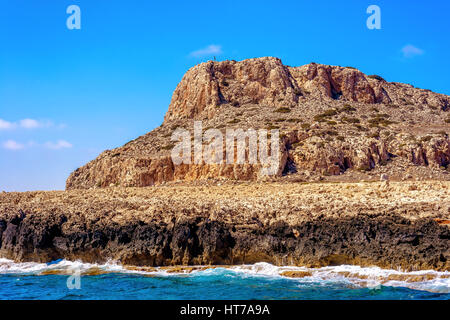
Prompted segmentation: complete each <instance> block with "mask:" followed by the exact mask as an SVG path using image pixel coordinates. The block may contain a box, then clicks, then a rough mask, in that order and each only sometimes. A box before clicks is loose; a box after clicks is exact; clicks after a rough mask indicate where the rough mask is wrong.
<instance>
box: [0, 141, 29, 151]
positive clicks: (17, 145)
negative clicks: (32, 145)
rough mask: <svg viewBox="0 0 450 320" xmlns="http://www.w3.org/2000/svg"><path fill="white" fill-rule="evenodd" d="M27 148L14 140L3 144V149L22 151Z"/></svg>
mask: <svg viewBox="0 0 450 320" xmlns="http://www.w3.org/2000/svg"><path fill="white" fill-rule="evenodd" d="M24 147H25V146H24V145H23V144H20V143H18V142H16V141H14V140H8V141H5V142H4V143H3V148H5V149H8V150H20V149H23V148H24Z"/></svg>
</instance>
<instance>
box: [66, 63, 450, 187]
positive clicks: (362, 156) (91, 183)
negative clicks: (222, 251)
mask: <svg viewBox="0 0 450 320" xmlns="http://www.w3.org/2000/svg"><path fill="white" fill-rule="evenodd" d="M449 110H450V98H449V97H448V96H445V95H442V94H437V93H433V92H431V91H429V90H422V89H417V88H414V87H413V86H411V85H406V84H401V83H389V82H386V81H385V80H383V79H382V78H381V77H379V76H367V75H365V74H363V73H362V72H361V71H359V70H357V69H354V68H350V67H338V66H328V65H321V64H316V63H311V64H307V65H304V66H301V67H289V66H285V65H283V64H282V62H281V60H280V59H277V58H272V57H267V58H257V59H249V60H244V61H239V62H237V61H222V62H213V61H209V62H206V63H202V64H199V65H197V66H195V67H193V68H191V69H190V70H189V71H188V72H187V73H186V74H185V75H184V77H183V79H182V80H181V82H180V83H179V84H178V86H177V87H176V89H175V91H174V93H173V96H172V101H171V103H170V106H169V109H168V111H167V113H166V115H165V118H164V122H163V124H162V125H161V126H160V127H158V128H156V129H155V130H153V131H151V132H149V133H148V134H146V135H144V136H142V137H139V138H137V139H135V140H133V141H130V142H129V143H127V144H126V145H124V146H122V147H120V148H117V149H114V150H107V151H105V152H103V153H102V154H101V155H100V156H99V157H98V158H97V159H95V160H93V161H91V162H89V163H88V164H86V165H85V166H83V167H81V168H79V169H77V170H75V171H74V172H73V173H72V174H71V175H70V177H69V178H68V179H67V183H66V187H67V189H75V188H96V187H108V186H139V187H142V186H149V185H154V184H159V183H163V182H168V181H176V180H186V181H192V180H199V179H208V178H226V179H237V180H259V179H261V178H263V177H262V176H261V175H260V169H261V168H260V165H258V164H257V165H249V164H244V165H239V164H228V165H227V164H217V165H205V164H184V165H178V166H177V165H174V163H173V161H172V159H171V157H170V150H171V149H172V148H173V146H174V143H173V142H171V141H170V138H171V134H172V132H173V131H174V130H175V129H176V128H177V127H182V128H187V129H189V130H191V131H192V126H193V120H202V121H203V124H204V129H206V128H219V129H220V130H221V131H222V132H225V128H243V129H244V130H245V129H247V128H254V129H270V128H272V129H274V128H278V129H279V130H280V133H281V136H282V139H281V145H280V148H279V150H278V152H279V153H280V157H279V159H280V163H279V170H278V172H277V174H276V175H275V177H281V176H283V175H293V174H303V172H311V173H312V175H325V176H330V175H331V176H338V175H343V174H344V176H345V174H347V173H349V172H353V171H356V170H361V171H365V172H370V171H373V170H374V169H378V168H381V167H382V166H385V165H387V164H390V165H389V166H387V167H386V168H388V169H386V170H387V173H388V174H393V175H396V174H397V173H398V172H401V171H403V172H406V171H407V169H408V168H407V167H413V166H423V167H424V168H425V169H424V170H425V171H423V172H422V173H421V175H423V177H427V178H429V177H430V176H436V177H438V178H440V179H449V177H448V175H444V173H445V174H446V172H445V169H446V168H448V167H449V164H450V140H449V138H448V134H449V131H450V124H449V123H450V112H449ZM403 160H404V161H403ZM405 161H406V164H405ZM405 166H406V167H405ZM439 168H441V169H443V170H444V171H442V172H438V171H439ZM380 170H382V169H380ZM414 175H415V174H413V178H423V177H418V176H414ZM304 178H305V177H304ZM305 179H308V177H306V178H305Z"/></svg>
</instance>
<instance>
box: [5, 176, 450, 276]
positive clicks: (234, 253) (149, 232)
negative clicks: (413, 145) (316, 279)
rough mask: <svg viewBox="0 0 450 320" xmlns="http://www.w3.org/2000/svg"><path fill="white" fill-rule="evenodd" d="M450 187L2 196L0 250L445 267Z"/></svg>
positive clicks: (255, 186)
mask: <svg viewBox="0 0 450 320" xmlns="http://www.w3.org/2000/svg"><path fill="white" fill-rule="evenodd" d="M449 213H450V182H439V181H429V182H420V183H417V182H403V183H401V182H397V183H392V182H391V183H390V184H389V183H386V182H384V183H313V184H299V183H230V182H229V183H226V184H224V185H217V184H216V183H212V182H211V183H210V184H206V185H203V184H202V183H198V184H197V185H191V186H186V185H172V186H159V187H150V188H104V189H98V190H73V191H60V192H59V191H58V192H56V191H55V192H26V193H2V194H0V248H1V249H0V256H2V257H7V258H12V259H14V260H17V261H41V262H47V261H51V260H55V259H59V258H66V259H70V260H74V259H81V260H83V261H86V262H105V261H107V260H109V259H113V260H118V261H120V262H122V263H123V264H129V265H141V266H142V265H145V266H166V265H200V264H202V265H208V264H215V265H217V264H222V265H223V264H242V263H255V262H261V261H265V262H270V263H273V264H276V265H303V266H310V267H318V266H325V265H336V264H358V265H378V266H380V267H385V268H402V269H405V270H412V269H436V270H450V263H449V261H450V246H449V244H450V225H449V223H450V214H449Z"/></svg>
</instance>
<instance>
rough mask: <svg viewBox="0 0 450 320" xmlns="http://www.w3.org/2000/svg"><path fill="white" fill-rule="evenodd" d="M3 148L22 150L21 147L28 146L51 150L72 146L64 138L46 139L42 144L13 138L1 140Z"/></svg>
mask: <svg viewBox="0 0 450 320" xmlns="http://www.w3.org/2000/svg"><path fill="white" fill-rule="evenodd" d="M2 146H3V148H4V149H7V150H14V151H15V150H22V149H28V148H33V147H37V148H45V149H51V150H60V149H69V148H72V147H73V145H72V144H71V143H70V142H67V141H66V140H58V141H56V142H51V141H48V142H46V143H44V144H40V143H36V142H34V141H28V142H27V143H19V142H16V141H14V140H7V141H5V142H3V145H2Z"/></svg>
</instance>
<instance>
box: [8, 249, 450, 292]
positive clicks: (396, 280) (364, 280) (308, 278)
mask: <svg viewBox="0 0 450 320" xmlns="http://www.w3.org/2000/svg"><path fill="white" fill-rule="evenodd" d="M74 271H78V272H80V273H81V274H82V275H83V274H85V275H89V274H99V273H133V274H145V275H149V274H151V275H153V276H162V277H168V276H179V275H182V274H183V275H187V274H191V275H192V276H201V275H205V276H207V275H217V274H220V273H223V272H227V273H228V274H230V273H231V274H233V273H234V274H236V275H240V276H243V277H266V278H278V279H281V278H284V279H290V280H291V281H297V282H299V285H300V284H307V283H316V284H320V283H323V284H327V283H333V282H334V283H337V282H340V283H346V284H348V285H349V286H350V287H369V288H375V289H376V288H379V286H380V285H384V286H392V287H406V288H410V289H415V290H425V291H431V292H438V293H450V272H448V271H444V272H439V271H434V270H421V271H412V272H404V271H399V270H389V269H382V268H379V267H360V266H353V265H340V266H329V267H322V268H307V267H292V266H282V267H278V266H274V265H272V264H269V263H264V262H260V263H255V264H252V265H239V266H231V267H224V268H206V269H205V268H194V269H190V268H184V269H180V270H179V269H172V270H170V269H167V268H129V267H124V266H122V265H120V264H119V263H116V262H114V261H109V262H107V263H105V264H91V263H83V262H80V261H67V260H61V261H58V262H55V263H52V264H46V263H35V262H20V263H17V262H14V261H12V260H8V259H2V258H0V274H36V275H41V274H72V273H73V272H74ZM287 272H298V273H301V277H298V278H295V277H288V276H286V275H288V274H287ZM291 275H292V274H291Z"/></svg>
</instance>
